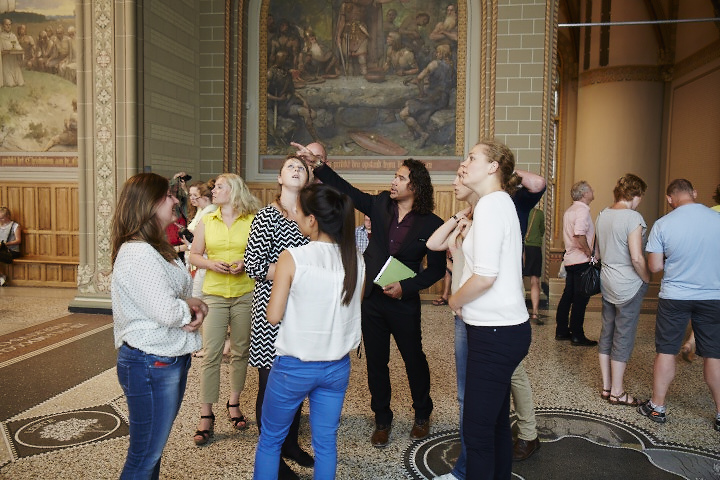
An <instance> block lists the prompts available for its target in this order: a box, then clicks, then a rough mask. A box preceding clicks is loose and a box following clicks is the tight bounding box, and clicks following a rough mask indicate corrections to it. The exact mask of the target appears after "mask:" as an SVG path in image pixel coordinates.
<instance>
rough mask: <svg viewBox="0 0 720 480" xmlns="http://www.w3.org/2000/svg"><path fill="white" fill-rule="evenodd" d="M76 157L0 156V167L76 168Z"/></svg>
mask: <svg viewBox="0 0 720 480" xmlns="http://www.w3.org/2000/svg"><path fill="white" fill-rule="evenodd" d="M77 166H78V157H77V155H73V156H70V157H64V156H63V157H58V156H46V155H42V156H41V155H38V156H26V155H22V156H20V155H9V156H0V167H41V168H45V167H77Z"/></svg>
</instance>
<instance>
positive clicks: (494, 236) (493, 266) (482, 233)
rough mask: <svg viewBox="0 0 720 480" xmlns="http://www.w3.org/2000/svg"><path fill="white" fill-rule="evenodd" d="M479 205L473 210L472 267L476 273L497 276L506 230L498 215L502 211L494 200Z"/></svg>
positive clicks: (484, 275)
mask: <svg viewBox="0 0 720 480" xmlns="http://www.w3.org/2000/svg"><path fill="white" fill-rule="evenodd" d="M478 207H480V208H479V209H478V208H477V207H476V210H475V212H473V224H472V228H473V230H474V231H473V245H472V247H473V255H472V257H473V264H472V265H471V266H470V268H471V270H472V272H473V273H474V274H476V275H480V276H482V277H497V275H498V272H499V271H500V252H501V249H502V244H503V236H504V230H505V229H504V226H503V224H502V221H501V219H500V218H499V217H498V215H500V214H501V213H500V211H498V210H497V209H496V207H497V205H493V202H479V203H478Z"/></svg>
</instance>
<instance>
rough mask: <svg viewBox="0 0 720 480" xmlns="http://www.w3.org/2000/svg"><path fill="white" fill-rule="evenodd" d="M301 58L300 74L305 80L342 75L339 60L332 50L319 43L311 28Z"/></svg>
mask: <svg viewBox="0 0 720 480" xmlns="http://www.w3.org/2000/svg"><path fill="white" fill-rule="evenodd" d="M300 58H301V61H300V72H301V75H302V78H303V79H305V80H308V79H313V78H317V77H318V76H320V75H338V74H339V73H340V70H339V64H338V59H337V57H336V56H335V54H334V53H333V52H332V49H330V48H328V47H327V46H325V45H323V44H322V43H320V42H318V39H317V36H316V35H315V32H314V31H313V30H312V29H310V28H308V29H307V30H306V31H305V46H304V47H303V50H302V52H301V57H300Z"/></svg>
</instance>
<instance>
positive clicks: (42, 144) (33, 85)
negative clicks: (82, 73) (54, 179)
mask: <svg viewBox="0 0 720 480" xmlns="http://www.w3.org/2000/svg"><path fill="white" fill-rule="evenodd" d="M0 23H1V30H0V154H1V153H3V152H12V153H24V152H72V154H73V155H76V153H77V95H78V91H77V63H78V62H77V54H78V44H77V38H76V27H75V2H74V1H73V0H34V1H32V2H24V1H22V0H18V1H14V0H0Z"/></svg>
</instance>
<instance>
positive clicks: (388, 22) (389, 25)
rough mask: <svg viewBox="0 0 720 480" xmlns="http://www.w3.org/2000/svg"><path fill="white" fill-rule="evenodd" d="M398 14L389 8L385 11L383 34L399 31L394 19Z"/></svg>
mask: <svg viewBox="0 0 720 480" xmlns="http://www.w3.org/2000/svg"><path fill="white" fill-rule="evenodd" d="M397 16H398V13H397V10H395V9H394V8H391V9H390V10H388V11H387V13H386V14H385V21H384V22H383V32H385V33H388V32H397V31H398V30H399V28H398V26H397V25H395V19H396V18H397Z"/></svg>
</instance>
